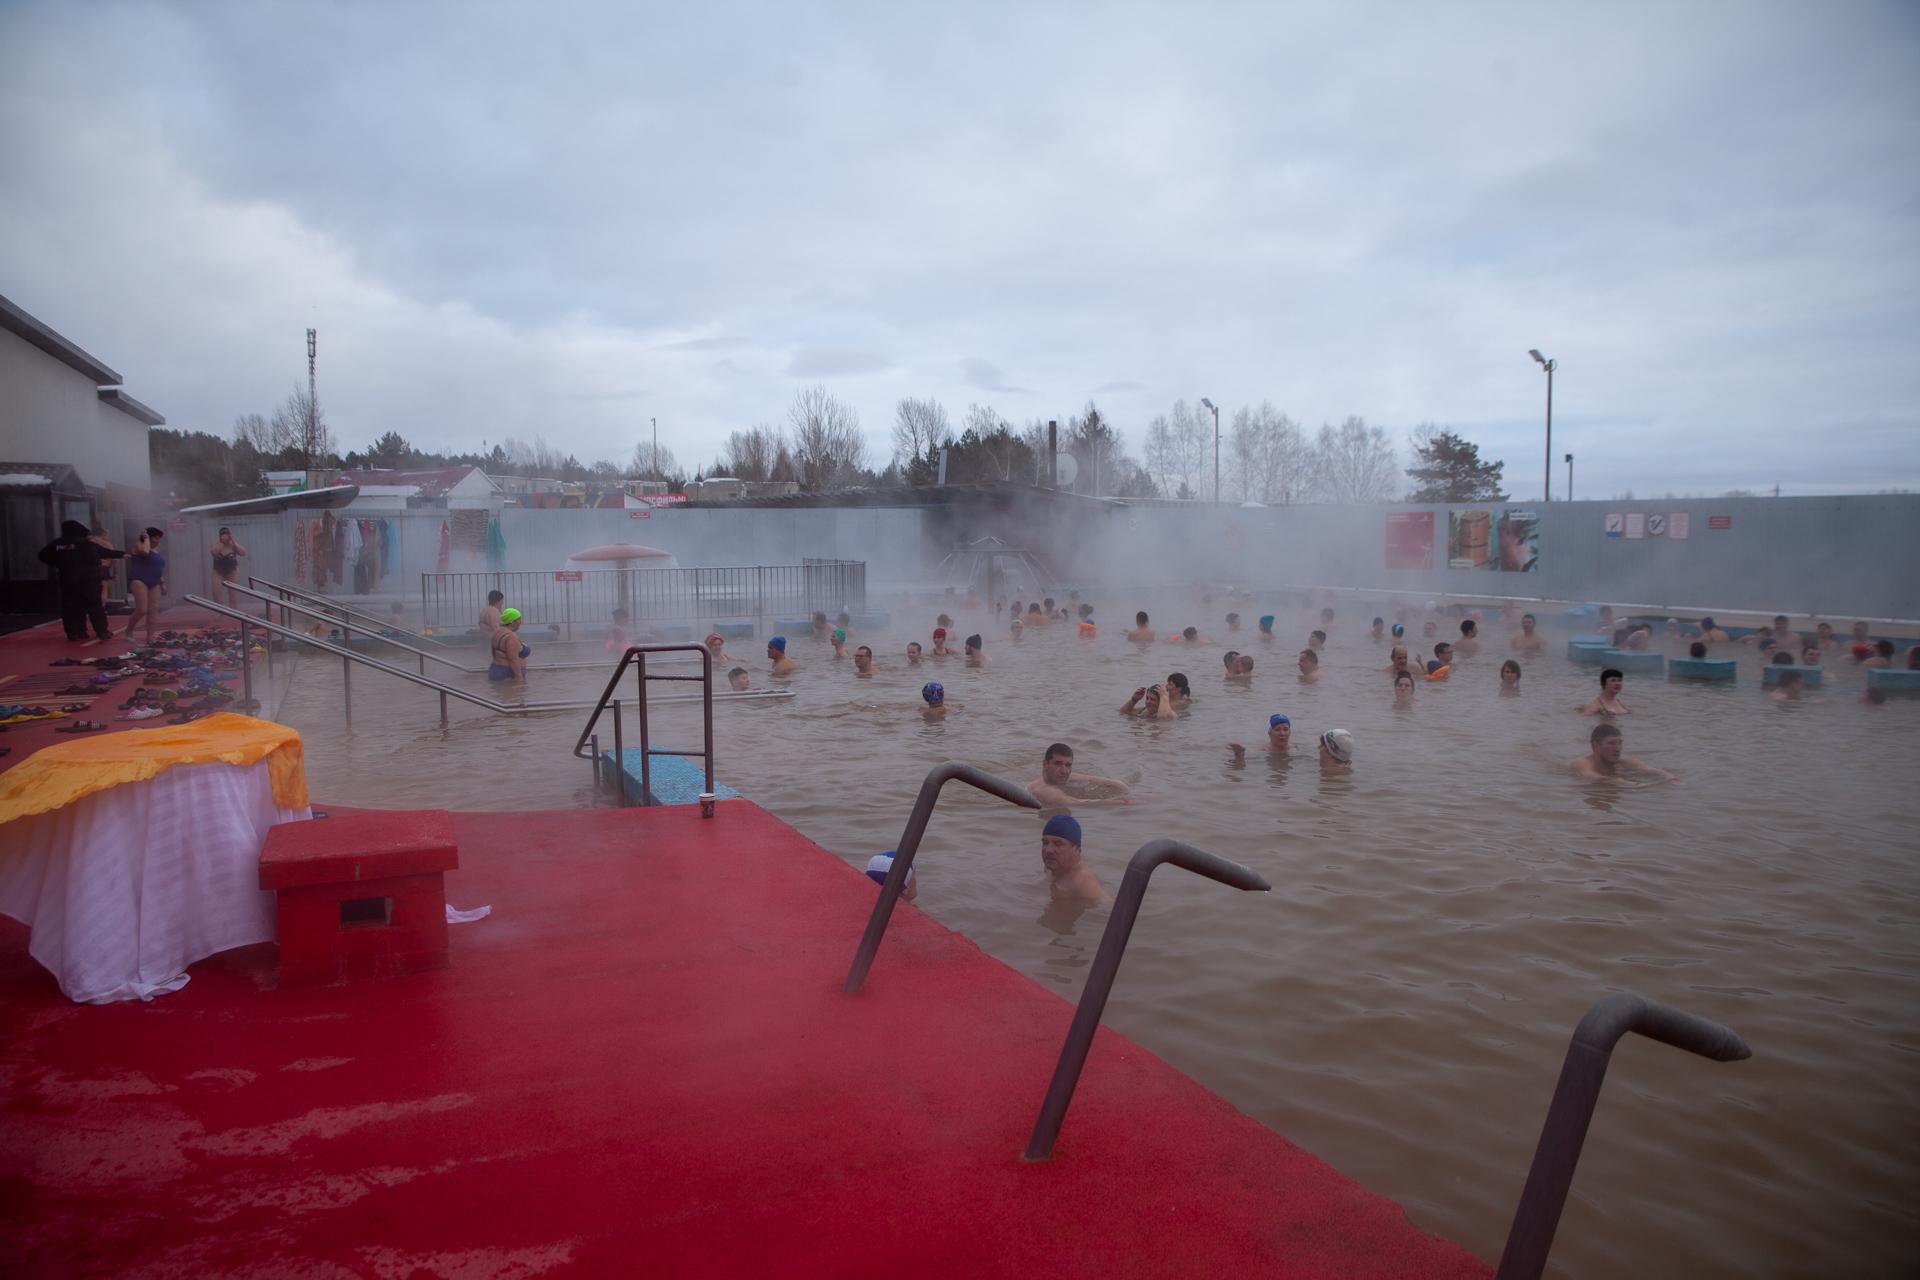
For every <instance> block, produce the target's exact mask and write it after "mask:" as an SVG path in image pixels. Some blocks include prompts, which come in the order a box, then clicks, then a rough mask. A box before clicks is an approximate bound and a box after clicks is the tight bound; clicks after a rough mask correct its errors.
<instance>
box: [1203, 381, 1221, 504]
mask: <svg viewBox="0 0 1920 1280" xmlns="http://www.w3.org/2000/svg"><path fill="white" fill-rule="evenodd" d="M1200 407H1201V408H1202V409H1211V410H1212V411H1213V500H1214V501H1215V502H1218V501H1220V409H1219V406H1217V405H1215V404H1214V403H1213V401H1211V400H1209V399H1207V397H1205V396H1201V397H1200Z"/></svg>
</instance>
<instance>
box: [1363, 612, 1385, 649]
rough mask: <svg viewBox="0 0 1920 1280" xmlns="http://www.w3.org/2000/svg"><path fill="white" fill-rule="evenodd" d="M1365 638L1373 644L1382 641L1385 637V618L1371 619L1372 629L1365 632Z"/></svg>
mask: <svg viewBox="0 0 1920 1280" xmlns="http://www.w3.org/2000/svg"><path fill="white" fill-rule="evenodd" d="M1367 638H1368V639H1369V640H1372V641H1373V642H1374V643H1375V644H1381V643H1383V642H1384V641H1385V640H1386V638H1387V620H1386V619H1385V618H1375V619H1374V620H1373V630H1371V631H1369V632H1367Z"/></svg>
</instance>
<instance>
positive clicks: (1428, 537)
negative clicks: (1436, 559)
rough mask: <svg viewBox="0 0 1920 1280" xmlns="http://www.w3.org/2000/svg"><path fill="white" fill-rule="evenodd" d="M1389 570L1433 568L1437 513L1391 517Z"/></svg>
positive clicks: (1393, 514) (1392, 513)
mask: <svg viewBox="0 0 1920 1280" xmlns="http://www.w3.org/2000/svg"><path fill="white" fill-rule="evenodd" d="M1387 568H1389V569H1431V568H1433V512H1431V511H1389V512H1388V513H1387Z"/></svg>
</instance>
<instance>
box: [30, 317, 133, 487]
mask: <svg viewBox="0 0 1920 1280" xmlns="http://www.w3.org/2000/svg"><path fill="white" fill-rule="evenodd" d="M0 459H3V460H5V461H8V462H64V463H66V464H67V465H68V466H71V467H73V468H74V469H76V470H77V471H79V473H80V478H81V479H82V480H84V481H86V482H87V483H88V484H90V485H93V486H95V487H96V488H97V487H99V486H101V485H104V484H106V483H108V482H109V481H112V482H113V483H115V484H123V485H127V486H128V487H130V488H134V489H150V488H152V487H153V472H152V468H151V466H150V465H149V463H148V457H147V428H146V425H145V424H144V423H142V422H140V421H138V420H137V419H134V418H131V417H129V416H127V415H126V414H124V413H122V412H120V411H119V410H118V409H114V408H111V407H109V406H108V405H106V404H104V403H103V402H102V401H101V399H100V396H99V388H98V387H96V386H95V385H94V382H93V379H91V378H89V377H88V376H87V375H86V374H84V373H81V372H79V371H78V370H76V369H74V368H72V367H70V366H68V365H65V364H62V363H61V362H60V361H58V360H56V359H54V358H53V357H52V356H50V355H48V354H47V353H46V352H44V351H42V350H40V349H39V348H38V347H36V346H33V345H32V344H31V343H28V342H26V341H24V340H22V339H21V338H20V337H18V336H17V335H15V334H12V333H9V332H7V331H6V330H4V329H0Z"/></svg>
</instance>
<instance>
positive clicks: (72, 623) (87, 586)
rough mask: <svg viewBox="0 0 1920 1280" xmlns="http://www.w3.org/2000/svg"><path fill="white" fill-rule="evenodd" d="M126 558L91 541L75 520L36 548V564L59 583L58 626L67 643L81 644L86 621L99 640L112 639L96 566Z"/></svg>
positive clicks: (83, 638)
mask: <svg viewBox="0 0 1920 1280" xmlns="http://www.w3.org/2000/svg"><path fill="white" fill-rule="evenodd" d="M126 554H127V553H126V552H124V551H121V550H119V549H117V548H114V547H103V546H101V545H100V544H99V543H97V542H95V541H93V539H92V538H91V537H89V536H88V533H87V526H85V525H83V524H81V523H80V522H79V521H78V520H68V521H66V522H64V523H63V524H61V526H60V536H59V537H57V538H55V539H54V540H53V541H52V542H49V543H48V544H47V545H46V546H44V547H42V548H40V563H42V564H47V565H52V566H53V572H54V576H55V577H57V578H58V579H59V581H60V625H61V626H63V627H65V628H66V629H67V639H69V640H85V639H86V638H87V623H88V622H89V621H91V622H92V623H93V633H94V634H95V635H97V636H99V637H100V638H101V639H102V640H106V639H110V638H111V637H112V635H113V632H112V631H111V630H109V629H108V627H107V610H106V606H105V605H103V604H102V603H101V601H100V562H101V561H102V560H118V559H121V558H123V557H124V556H125V555H126Z"/></svg>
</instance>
